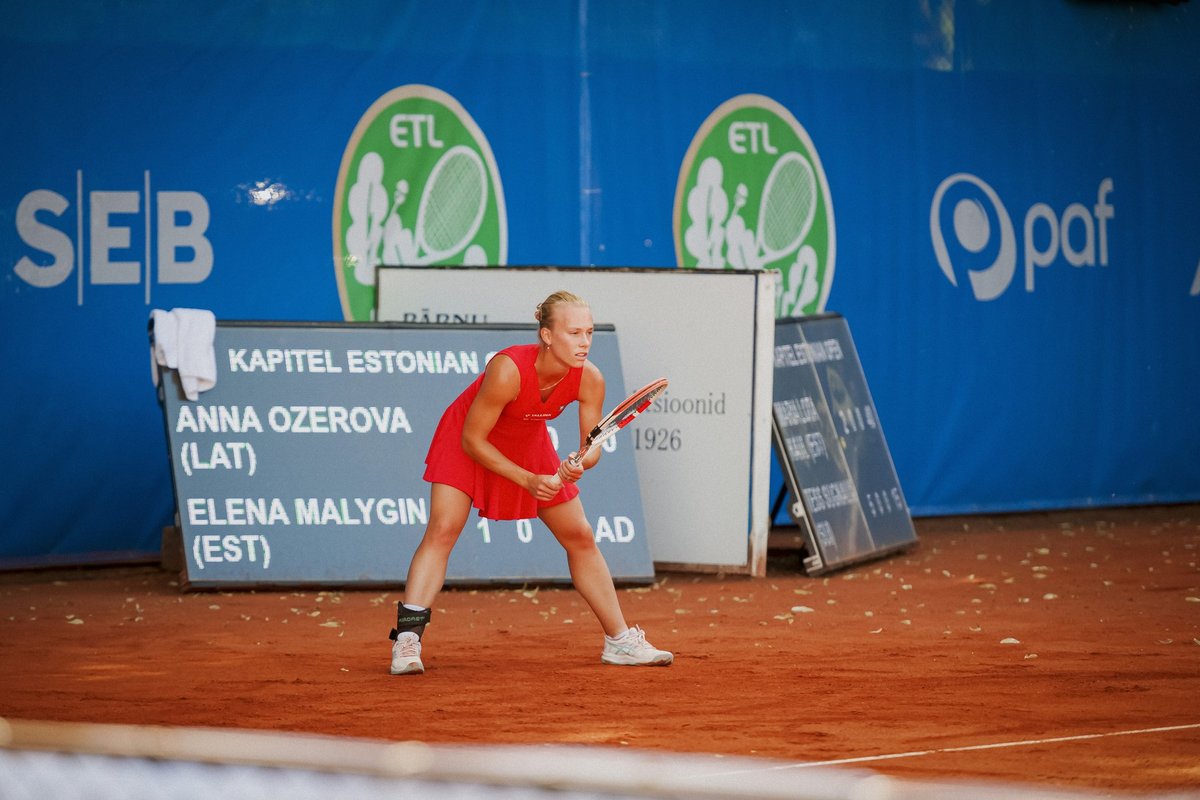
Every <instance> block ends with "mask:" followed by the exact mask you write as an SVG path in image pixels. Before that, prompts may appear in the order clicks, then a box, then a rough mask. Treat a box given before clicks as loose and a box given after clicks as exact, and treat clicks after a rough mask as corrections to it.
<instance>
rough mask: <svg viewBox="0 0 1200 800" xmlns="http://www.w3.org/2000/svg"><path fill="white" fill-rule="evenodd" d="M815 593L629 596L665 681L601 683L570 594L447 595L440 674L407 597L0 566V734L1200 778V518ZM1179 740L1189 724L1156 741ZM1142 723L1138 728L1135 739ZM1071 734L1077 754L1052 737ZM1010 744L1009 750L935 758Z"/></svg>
mask: <svg viewBox="0 0 1200 800" xmlns="http://www.w3.org/2000/svg"><path fill="white" fill-rule="evenodd" d="M917 530H918V534H919V537H920V542H919V544H918V546H917V547H916V548H915V549H914V550H912V551H910V552H908V553H905V554H901V555H899V556H895V557H892V558H889V559H887V560H884V561H877V562H873V563H869V564H865V565H862V566H859V567H857V568H854V569H851V570H848V571H845V572H840V573H835V574H833V575H831V576H828V577H824V578H809V577H806V576H804V575H803V572H802V570H801V568H800V558H799V554H797V553H794V552H785V551H776V552H774V553H773V556H772V559H771V562H770V574H769V575H768V577H766V578H747V577H740V576H714V575H707V576H697V575H692V574H684V573H670V574H663V575H660V576H659V580H658V581H657V582H656V583H655V584H654V585H653V586H651V587H640V588H631V589H622V590H621V598H622V602H623V604H624V607H625V611H626V615H627V617H628V618H629V620H630V621H631V622H636V623H640V624H641V625H642V626H643V627H644V628H645V629H646V630H647V632H648V634H649V638H650V640H651V641H652V642H653V643H654V644H656V645H657V646H659V647H665V648H668V649H671V650H674V651H675V653H676V663H675V664H674V665H673V666H671V667H668V668H625V667H606V666H602V665H601V664H600V662H599V655H600V632H599V628H598V626H597V624H596V623H595V620H594V619H593V618H592V616H591V614H590V612H589V611H587V609H586V607H585V606H584V605H583V603H582V601H581V600H580V599H579V597H578V596H577V595H576V594H575V593H574V591H572V590H570V589H567V588H547V587H526V588H523V589H479V590H467V589H460V590H447V591H446V592H445V593H444V594H443V595H442V597H441V598H440V603H439V606H438V607H437V608H436V610H435V616H434V623H433V624H432V625H431V626H430V627H429V629H428V631H427V632H426V637H425V641H426V650H425V656H426V657H425V662H426V665H427V670H428V671H427V672H426V673H425V674H424V675H423V676H418V677H391V676H389V675H388V674H387V667H388V657H389V645H390V643H389V642H388V640H387V639H386V633H387V630H388V628H389V627H390V625H391V623H392V622H393V621H394V607H395V601H396V599H397V598H398V597H399V594H398V592H391V593H384V592H381V591H375V590H350V591H316V590H309V591H292V590H270V589H261V590H258V591H256V592H239V593H217V592H209V593H186V594H184V593H180V591H179V588H178V581H177V579H176V578H177V576H174V575H171V574H168V573H165V572H162V571H160V570H157V569H153V568H107V569H92V570H72V571H56V572H26V573H9V574H6V575H0V674H2V675H3V679H2V682H0V716H7V717H11V718H21V719H46V720H65V721H80V722H118V723H147V724H165V725H198V726H223V727H225V726H227V727H236V728H250V729H267V730H282V731H303V732H312V733H323V734H336V735H351V736H359V737H370V738H377V739H396V740H403V739H417V740H424V741H428V742H433V743H476V744H479V743H485V744H486V743H506V744H507V743H541V742H556V743H586V744H600V745H610V746H614V747H633V748H645V749H651V750H670V751H680V752H697V753H718V754H731V755H732V754H736V755H755V756H768V757H772V758H776V759H785V760H787V761H790V762H811V761H827V760H836V759H853V758H868V757H874V756H883V755H889V754H900V753H914V752H916V751H936V752H930V753H924V754H919V755H909V756H906V757H902V758H892V759H882V760H866V761H862V762H858V763H855V765H854V766H856V767H858V768H868V769H874V770H878V771H880V772H883V773H886V774H891V775H897V776H904V777H910V778H917V779H933V778H939V779H940V778H966V779H972V780H986V781H1016V782H1020V783H1025V784H1028V783H1044V784H1054V785H1059V786H1070V787H1077V788H1098V789H1106V790H1118V791H1130V792H1135V791H1158V792H1161V791H1166V790H1180V789H1195V788H1197V787H1200V677H1198V676H1200V571H1198V570H1197V560H1198V556H1200V552H1198V550H1200V506H1174V507H1165V508H1145V509H1113V510H1101V511H1091V512H1086V513H1084V512H1077V513H1054V514H1028V515H1017V516H1003V517H987V518H978V517H976V518H943V519H926V520H918V521H917ZM1172 726H1190V727H1182V728H1180V729H1177V730H1173V731H1162V730H1159V731H1151V730H1149V729H1157V728H1166V727H1172ZM1134 731H1139V732H1137V733H1128V735H1113V734H1124V733H1127V732H1134ZM1058 737H1095V738H1081V739H1076V740H1072V741H1065V742H1045V741H1042V742H1041V743H1037V741H1038V740H1045V739H1053V738H1058ZM1001 743H1021V744H1016V745H1014V746H1009V747H998V748H991V749H976V750H966V751H959V752H945V750H946V749H948V748H959V747H966V746H972V745H988V744H1001Z"/></svg>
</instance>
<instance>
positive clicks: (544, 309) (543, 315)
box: [533, 291, 590, 330]
mask: <svg viewBox="0 0 1200 800" xmlns="http://www.w3.org/2000/svg"><path fill="white" fill-rule="evenodd" d="M559 306H583V307H584V308H590V306H589V305H588V303H587V300H584V299H583V298H582V297H580V296H579V295H577V294H573V293H571V292H567V291H558V292H555V293H554V294H552V295H550V296H549V297H547V298H546V299H545V300H543V301H542V302H540V303H538V306H537V310H536V311H534V312H533V318H534V319H536V320H537V321H538V329H539V330H540V329H541V328H549V327H550V326H551V325H553V324H554V317H555V316H556V315H557V309H558V307H559Z"/></svg>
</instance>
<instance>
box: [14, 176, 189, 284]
mask: <svg viewBox="0 0 1200 800" xmlns="http://www.w3.org/2000/svg"><path fill="white" fill-rule="evenodd" d="M70 209H71V201H70V200H68V199H67V198H66V197H64V196H63V195H61V194H59V193H58V192H55V191H52V190H50V189H35V190H34V191H32V192H29V193H28V194H27V195H25V196H24V197H23V198H21V202H20V203H19V204H18V205H17V216H16V225H17V235H18V236H20V237H21V241H23V242H24V243H25V244H26V245H28V246H29V247H30V248H32V249H34V250H36V251H38V252H39V253H41V254H42V255H41V256H40V257H36V258H31V257H30V256H28V255H26V256H22V257H21V259H20V260H19V261H18V262H17V263H16V265H15V266H14V267H13V271H14V272H15V273H16V274H17V277H19V278H20V279H21V280H23V281H25V282H26V283H28V284H29V285H30V286H36V287H38V288H42V289H48V288H52V287H55V286H58V285H59V284H61V283H63V282H64V281H65V280H67V278H69V277H70V276H71V273H72V272H75V273H76V283H77V300H76V302H77V303H78V304H79V305H83V288H84V283H85V277H84V270H83V264H84V244H85V242H86V244H87V252H88V255H89V256H90V259H89V267H90V269H89V270H88V274H87V278H86V282H87V283H88V284H90V285H121V284H125V285H134V286H136V285H140V284H143V283H144V284H145V289H146V291H145V295H146V303H147V304H149V303H150V280H151V276H150V272H151V270H150V265H151V263H154V264H155V265H156V266H157V276H156V278H157V282H158V283H160V284H164V283H201V282H202V281H204V280H205V279H206V278H208V276H209V274H210V273H211V272H212V267H213V248H212V243H211V242H209V240H208V237H207V236H206V235H205V234H206V233H207V231H208V223H209V209H208V201H207V200H205V199H204V196H203V195H201V194H199V193H198V192H178V191H158V192H154V193H153V194H151V192H150V173H149V171H147V172H146V173H145V175H144V181H143V186H142V188H141V189H140V190H137V189H135V190H131V191H130V190H126V191H120V190H117V191H114V190H108V189H105V190H100V189H96V190H91V191H88V192H87V194H86V205H85V195H84V189H83V172H82V171H79V172H76V174H75V209H74V210H75V214H74V217H75V218H74V220H71V219H70V217H69V216H66V215H67V213H68V211H69V210H70ZM85 212H86V213H85ZM56 222H57V224H55V223H56ZM71 231H73V232H74V239H72V236H71ZM135 232H136V233H137V234H138V235H139V236H140V237H141V240H140V241H139V242H135V241H134V234H135ZM154 245H157V248H155V247H154ZM131 255H133V256H137V255H142V256H143V258H144V261H139V260H136V258H134V259H131V258H130V256H131ZM154 256H157V258H156V259H154ZM76 267H78V271H76Z"/></svg>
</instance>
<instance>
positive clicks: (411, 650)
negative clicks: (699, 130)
mask: <svg viewBox="0 0 1200 800" xmlns="http://www.w3.org/2000/svg"><path fill="white" fill-rule="evenodd" d="M394 655H396V656H399V657H400V658H420V657H421V640H420V639H419V638H417V636H415V635H414V634H407V635H405V634H400V635H399V636H397V637H396V651H395V653H394Z"/></svg>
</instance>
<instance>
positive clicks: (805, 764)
mask: <svg viewBox="0 0 1200 800" xmlns="http://www.w3.org/2000/svg"><path fill="white" fill-rule="evenodd" d="M1197 728H1200V722H1194V723H1191V724H1188V725H1168V726H1166V727H1162V728H1138V729H1137V730H1131V731H1112V732H1111V733H1085V734H1080V735H1078V736H1054V737H1052V738H1049V739H1022V740H1020V741H1015V742H993V743H991V744H972V745H964V746H962V747H940V748H937V749H935V750H913V751H910V752H907V753H886V754H881V755H876V756H859V757H857V758H833V759H829V760H828V761H802V762H800V763H797V764H779V765H777V766H772V767H763V768H762V769H742V770H733V771H730V772H715V773H709V774H706V775H703V776H697V777H704V778H715V777H719V776H724V775H747V774H755V773H759V772H777V771H779V770H785V769H808V768H810V767H832V766H838V765H841V764H861V763H864V762H867V761H888V760H890V759H896V758H915V757H917V756H931V755H936V754H937V753H965V752H967V751H969V750H999V749H1000V748H1002V747H1028V746H1030V745H1035V744H1054V743H1057V742H1080V741H1085V740H1088V739H1105V738H1108V737H1111V736H1135V735H1137V734H1142V733H1166V732H1168V731H1186V730H1194V729H1197Z"/></svg>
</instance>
